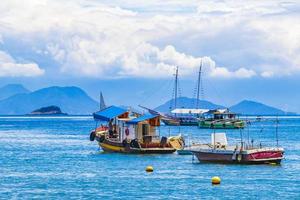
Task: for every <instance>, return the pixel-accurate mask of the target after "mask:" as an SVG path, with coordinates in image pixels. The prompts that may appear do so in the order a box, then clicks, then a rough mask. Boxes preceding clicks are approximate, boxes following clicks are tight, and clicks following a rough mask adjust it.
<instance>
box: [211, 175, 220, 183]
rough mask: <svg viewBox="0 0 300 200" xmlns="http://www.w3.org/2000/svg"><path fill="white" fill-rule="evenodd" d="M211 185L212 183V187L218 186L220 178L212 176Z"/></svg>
mask: <svg viewBox="0 0 300 200" xmlns="http://www.w3.org/2000/svg"><path fill="white" fill-rule="evenodd" d="M211 183H212V184H213V185H218V184H220V183H221V178H220V177H218V176H214V177H212V178H211Z"/></svg>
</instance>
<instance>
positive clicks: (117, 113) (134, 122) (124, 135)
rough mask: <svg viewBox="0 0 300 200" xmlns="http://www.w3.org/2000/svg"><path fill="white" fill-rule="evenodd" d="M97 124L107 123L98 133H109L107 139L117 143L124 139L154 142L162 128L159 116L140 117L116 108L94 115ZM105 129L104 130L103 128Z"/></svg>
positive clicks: (109, 108) (111, 107)
mask: <svg viewBox="0 0 300 200" xmlns="http://www.w3.org/2000/svg"><path fill="white" fill-rule="evenodd" d="M94 119H95V120H96V121H97V122H100V123H101V122H103V123H106V124H105V126H103V125H101V126H100V127H98V128H97V129H96V131H107V132H108V135H107V137H108V138H109V139H113V140H115V141H120V142H121V141H123V140H124V139H127V140H133V139H138V140H139V141H144V142H153V141H154V140H156V139H158V140H159V138H157V134H156V132H157V130H156V129H157V127H159V126H160V117H159V115H152V114H146V115H138V114H136V113H131V112H129V111H128V110H125V109H123V108H119V107H116V106H110V107H107V108H105V109H103V110H101V111H99V112H96V113H94ZM103 127H104V128H103Z"/></svg>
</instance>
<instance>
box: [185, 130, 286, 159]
mask: <svg viewBox="0 0 300 200" xmlns="http://www.w3.org/2000/svg"><path fill="white" fill-rule="evenodd" d="M211 138H212V139H211V140H212V142H211V144H201V145H197V146H196V147H194V148H192V149H191V152H192V153H193V154H194V155H195V156H196V157H197V158H198V160H199V161H201V162H221V163H240V164H269V163H275V164H280V162H281V160H282V159H283V154H284V149H283V148H280V147H262V146H258V147H254V146H253V145H246V144H245V143H243V142H241V144H239V145H235V146H230V145H228V144H227V138H226V134H225V133H213V134H212V136H211Z"/></svg>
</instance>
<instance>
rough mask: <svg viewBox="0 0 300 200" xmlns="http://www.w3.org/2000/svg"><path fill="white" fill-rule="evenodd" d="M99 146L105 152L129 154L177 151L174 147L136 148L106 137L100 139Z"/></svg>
mask: <svg viewBox="0 0 300 200" xmlns="http://www.w3.org/2000/svg"><path fill="white" fill-rule="evenodd" d="M98 143H99V146H100V147H101V149H102V150H103V151H105V152H110V153H113V152H115V153H127V154H171V153H174V152H175V151H176V149H175V148H172V147H140V148H134V147H130V145H129V144H128V143H127V144H123V143H121V142H115V141H110V140H107V139H104V140H103V141H98Z"/></svg>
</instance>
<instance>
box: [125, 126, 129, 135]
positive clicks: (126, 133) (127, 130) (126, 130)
mask: <svg viewBox="0 0 300 200" xmlns="http://www.w3.org/2000/svg"><path fill="white" fill-rule="evenodd" d="M125 135H126V136H128V135H129V129H128V128H126V129H125Z"/></svg>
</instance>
